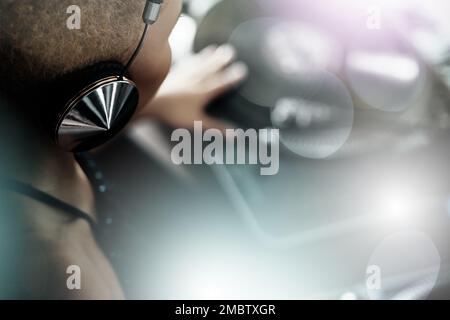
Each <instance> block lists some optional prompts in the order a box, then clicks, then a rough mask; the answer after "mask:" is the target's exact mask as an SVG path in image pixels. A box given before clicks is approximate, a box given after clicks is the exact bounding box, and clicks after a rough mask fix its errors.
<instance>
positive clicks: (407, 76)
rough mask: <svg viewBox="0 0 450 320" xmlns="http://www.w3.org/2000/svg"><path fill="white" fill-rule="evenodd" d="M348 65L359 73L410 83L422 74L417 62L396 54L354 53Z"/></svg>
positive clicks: (348, 59)
mask: <svg viewBox="0 0 450 320" xmlns="http://www.w3.org/2000/svg"><path fill="white" fill-rule="evenodd" d="M347 65H348V67H349V68H350V69H352V70H355V71H358V72H363V73H367V74H372V75H375V76H379V77H383V78H388V79H389V78H391V79H392V80H398V81H401V82H408V83H409V82H413V81H415V80H417V78H418V77H419V74H420V68H419V65H418V63H417V61H415V60H414V59H412V58H411V57H408V56H405V55H401V54H396V53H369V52H353V53H351V54H350V55H349V56H348V58H347Z"/></svg>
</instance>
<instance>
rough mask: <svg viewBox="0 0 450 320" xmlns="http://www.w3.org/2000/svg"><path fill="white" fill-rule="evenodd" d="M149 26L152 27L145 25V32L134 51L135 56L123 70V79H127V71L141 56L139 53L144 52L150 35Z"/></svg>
mask: <svg viewBox="0 0 450 320" xmlns="http://www.w3.org/2000/svg"><path fill="white" fill-rule="evenodd" d="M149 26H150V25H149V24H145V27H144V32H143V33H142V36H141V40H140V41H139V44H138V46H137V47H136V49H135V50H134V52H133V55H132V56H131V58H130V60H128V63H127V64H126V65H125V68H124V69H123V71H122V74H121V78H123V77H125V74H126V73H127V71H128V70H129V69H130V67H131V65H132V64H133V63H134V61H135V60H136V58H137V56H138V55H139V52H140V51H141V50H142V48H143V46H144V41H145V39H146V37H147V34H148V30H149Z"/></svg>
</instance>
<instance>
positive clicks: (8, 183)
mask: <svg viewBox="0 0 450 320" xmlns="http://www.w3.org/2000/svg"><path fill="white" fill-rule="evenodd" d="M0 188H3V189H7V190H10V191H13V192H16V193H18V194H22V195H24V196H27V197H30V198H32V199H34V200H36V201H38V202H41V203H44V204H46V205H49V206H51V207H53V208H56V209H59V210H62V211H64V212H66V213H68V214H70V215H72V216H74V217H75V218H79V219H84V220H86V221H87V222H88V223H89V224H90V226H91V228H92V229H93V230H94V231H95V230H96V229H97V223H96V222H95V220H94V219H93V218H92V217H91V216H90V215H88V214H87V213H86V212H84V211H81V210H80V209H78V208H76V207H74V206H72V205H70V204H68V203H66V202H63V201H61V200H59V199H57V198H55V197H53V196H51V195H49V194H48V193H45V192H43V191H41V190H38V189H36V188H34V187H33V186H31V185H28V184H25V183H23V182H20V181H17V180H13V179H9V178H0Z"/></svg>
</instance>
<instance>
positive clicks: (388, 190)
mask: <svg viewBox="0 0 450 320" xmlns="http://www.w3.org/2000/svg"><path fill="white" fill-rule="evenodd" d="M375 199H376V204H375V205H376V210H377V211H378V213H381V217H382V219H383V221H384V222H388V223H393V224H396V225H403V224H409V223H412V222H414V221H415V219H416V218H417V214H418V212H419V211H420V210H421V209H422V208H423V207H424V206H423V203H422V201H421V194H420V193H419V192H418V191H417V190H415V189H414V185H409V184H407V183H398V182H394V183H392V182H391V183H388V184H385V185H384V186H382V187H381V188H380V189H379V190H378V191H377V195H376V197H375Z"/></svg>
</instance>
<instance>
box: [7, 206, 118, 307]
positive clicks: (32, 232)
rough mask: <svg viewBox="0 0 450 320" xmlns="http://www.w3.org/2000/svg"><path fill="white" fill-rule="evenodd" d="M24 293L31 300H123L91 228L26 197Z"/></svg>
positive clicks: (21, 235)
mask: <svg viewBox="0 0 450 320" xmlns="http://www.w3.org/2000/svg"><path fill="white" fill-rule="evenodd" d="M20 203H21V206H20V207H21V211H22V212H20V213H19V214H21V215H23V219H21V220H20V221H21V225H20V228H18V230H19V232H18V234H17V235H16V236H17V239H16V240H17V242H18V243H20V248H21V250H20V252H18V257H17V259H16V260H17V261H19V267H18V268H17V269H16V272H17V275H16V277H17V281H16V282H15V283H17V286H18V288H17V289H18V292H20V295H21V296H23V297H25V298H29V299H123V292H122V289H121V287H120V284H119V281H118V279H117V277H116V275H115V273H114V271H113V269H112V267H111V265H110V263H109V261H108V260H107V258H106V257H105V255H104V254H103V252H102V250H101V249H100V248H99V246H98V245H97V242H96V240H95V237H94V235H93V233H92V230H91V229H90V226H89V224H88V223H87V222H86V221H84V220H80V219H74V218H72V217H70V216H68V215H67V214H65V213H63V212H58V211H57V210H55V209H52V208H49V207H47V206H45V205H42V204H39V203H35V202H34V201H32V200H28V199H20Z"/></svg>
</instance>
